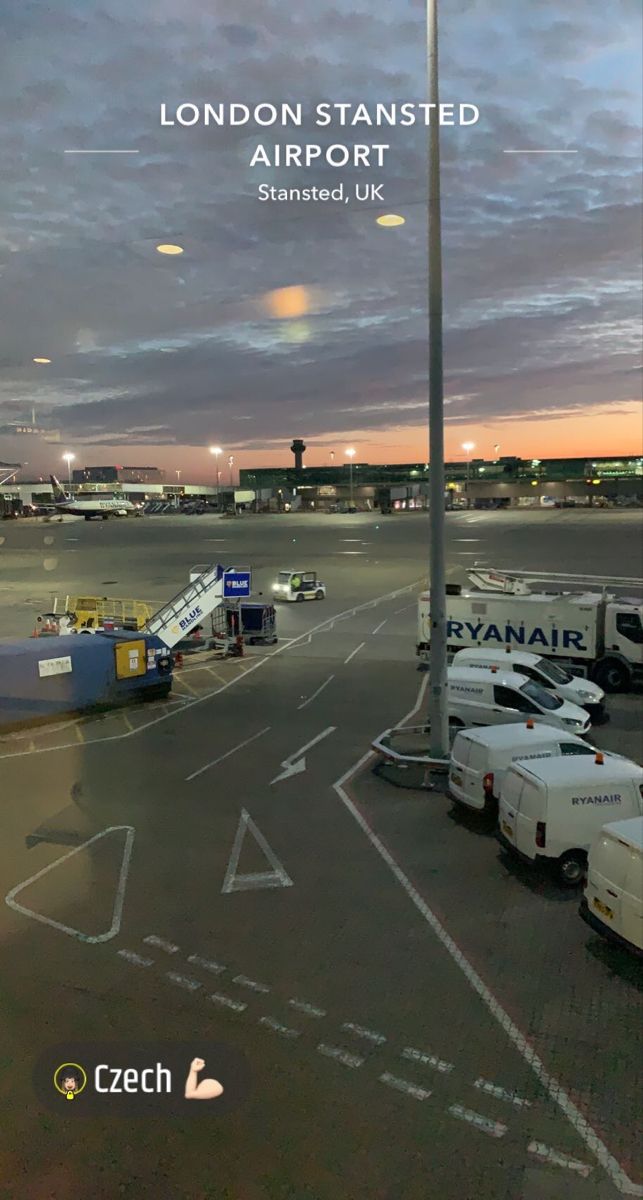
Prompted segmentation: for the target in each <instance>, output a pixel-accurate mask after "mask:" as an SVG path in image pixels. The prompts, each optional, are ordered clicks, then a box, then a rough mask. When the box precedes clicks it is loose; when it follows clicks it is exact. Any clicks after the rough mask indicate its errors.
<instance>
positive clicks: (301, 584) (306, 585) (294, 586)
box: [272, 570, 326, 602]
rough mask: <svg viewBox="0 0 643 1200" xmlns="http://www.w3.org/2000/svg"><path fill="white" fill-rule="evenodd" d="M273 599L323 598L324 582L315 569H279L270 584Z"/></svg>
mask: <svg viewBox="0 0 643 1200" xmlns="http://www.w3.org/2000/svg"><path fill="white" fill-rule="evenodd" d="M272 594H273V596H274V598H275V600H294V601H299V602H301V601H303V600H323V599H325V596H326V584H325V583H321V582H320V580H319V579H318V578H317V573H316V572H315V571H290V570H289V571H280V572H279V574H278V575H277V578H276V580H275V582H274V583H273V585H272Z"/></svg>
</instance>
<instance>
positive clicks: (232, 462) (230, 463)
mask: <svg viewBox="0 0 643 1200" xmlns="http://www.w3.org/2000/svg"><path fill="white" fill-rule="evenodd" d="M228 466H229V468H230V487H232V486H233V484H232V468H233V466H234V455H233V454H231V455H230V457H229V459H228Z"/></svg>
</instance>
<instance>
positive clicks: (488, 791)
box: [482, 771, 493, 796]
mask: <svg viewBox="0 0 643 1200" xmlns="http://www.w3.org/2000/svg"><path fill="white" fill-rule="evenodd" d="M482 789H483V791H484V793H485V795H486V796H491V795H493V771H487V774H486V775H485V776H484V779H483V780H482Z"/></svg>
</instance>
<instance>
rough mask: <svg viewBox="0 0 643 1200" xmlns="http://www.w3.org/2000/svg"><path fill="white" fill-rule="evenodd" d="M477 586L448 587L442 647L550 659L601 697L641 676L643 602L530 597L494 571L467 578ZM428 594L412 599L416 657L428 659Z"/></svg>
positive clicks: (572, 595) (518, 583)
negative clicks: (525, 653) (589, 684)
mask: <svg viewBox="0 0 643 1200" xmlns="http://www.w3.org/2000/svg"><path fill="white" fill-rule="evenodd" d="M471 578H472V579H475V582H476V583H477V584H479V585H481V586H476V587H471V588H463V587H461V586H460V585H459V584H450V585H448V586H447V646H448V649H449V651H451V652H456V651H458V650H462V649H464V648H470V647H473V646H479V647H484V648H485V649H492V648H497V649H502V648H505V647H508V648H510V649H512V650H515V649H521V650H528V651H529V652H530V653H532V654H539V655H542V656H543V657H544V658H552V659H555V660H556V662H557V663H558V664H559V666H561V667H563V668H565V667H566V668H567V669H568V670H569V671H570V672H571V674H572V675H584V676H585V677H586V678H588V679H592V680H594V682H595V683H597V684H599V686H600V687H602V688H603V689H604V691H606V692H621V691H628V690H629V689H630V688H631V686H632V684H633V682H634V681H635V680H637V679H638V678H639V677H640V676H643V599H641V598H636V599H632V598H620V597H617V596H614V595H609V594H607V593H602V594H601V593H593V592H585V593H577V592H532V591H531V590H530V588H529V586H528V585H527V584H526V583H525V582H524V581H523V580H519V579H516V578H514V577H511V576H507V575H502V574H500V573H499V572H494V571H485V572H476V573H474V574H472V575H471ZM430 651H431V615H430V594H429V592H423V593H422V595H421V596H420V598H419V602H418V641H417V654H418V656H419V658H420V661H421V662H424V663H428V662H429V661H430Z"/></svg>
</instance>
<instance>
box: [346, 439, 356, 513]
mask: <svg viewBox="0 0 643 1200" xmlns="http://www.w3.org/2000/svg"><path fill="white" fill-rule="evenodd" d="M346 455H347V457H348V465H349V468H350V495H351V498H350V507H351V508H354V507H355V505H354V503H353V459H354V458H355V450H354V449H353V447H352V446H349V448H348V450H347V451H346Z"/></svg>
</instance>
